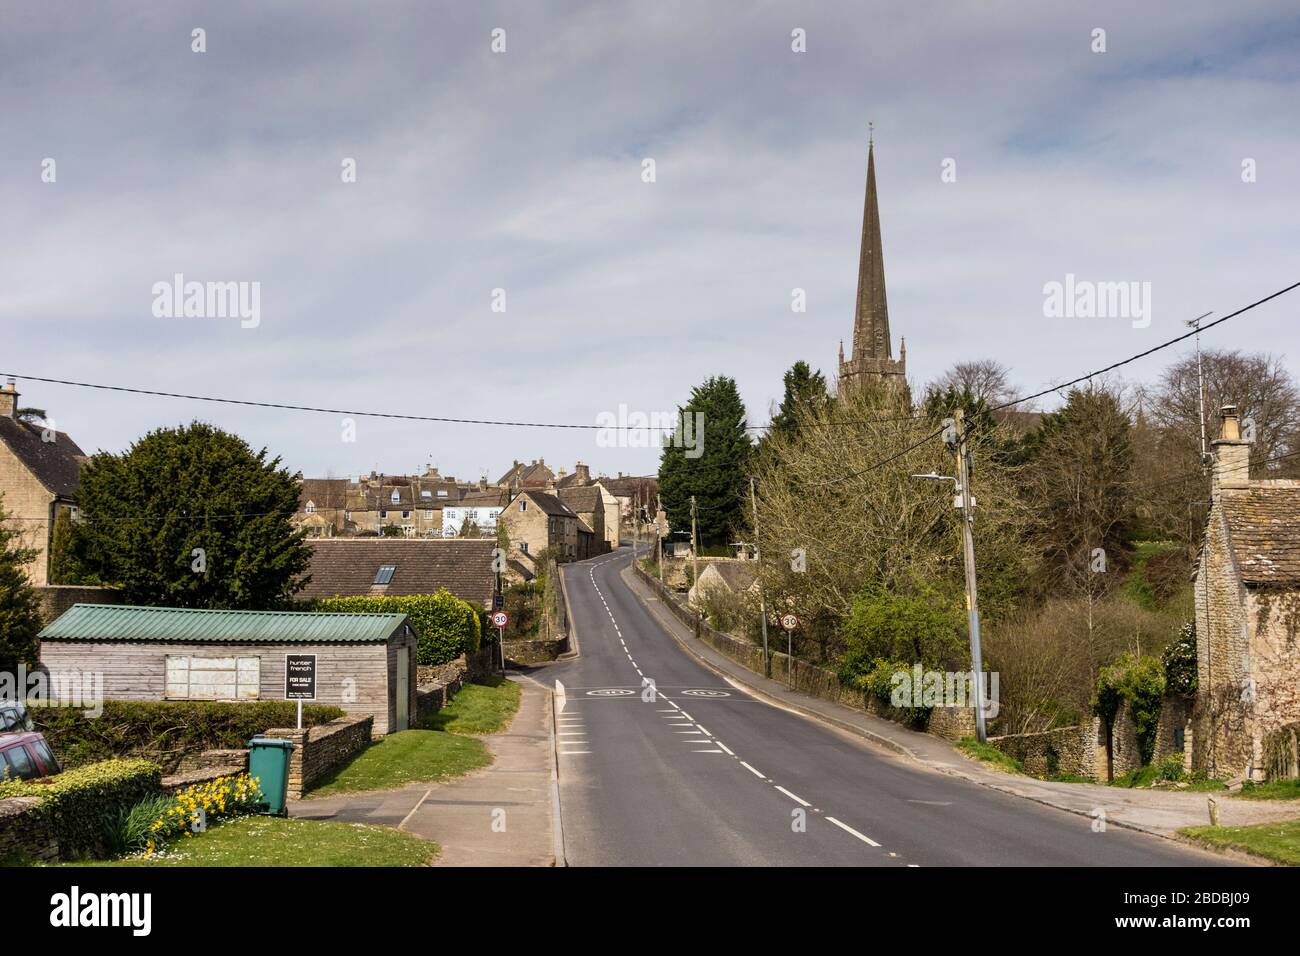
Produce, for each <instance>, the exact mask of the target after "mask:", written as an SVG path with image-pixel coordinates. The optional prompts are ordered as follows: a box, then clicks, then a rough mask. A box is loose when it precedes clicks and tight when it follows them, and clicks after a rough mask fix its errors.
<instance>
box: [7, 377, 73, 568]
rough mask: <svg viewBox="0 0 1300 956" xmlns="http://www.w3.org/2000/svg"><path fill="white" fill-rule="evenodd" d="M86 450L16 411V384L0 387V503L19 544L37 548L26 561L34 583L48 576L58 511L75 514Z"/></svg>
mask: <svg viewBox="0 0 1300 956" xmlns="http://www.w3.org/2000/svg"><path fill="white" fill-rule="evenodd" d="M85 458H86V456H85V455H84V454H83V453H82V451H81V449H80V448H78V447H77V443H76V442H74V441H73V440H72V439H71V438H69V437H68V436H67V434H65V433H64V432H61V431H55V430H54V429H52V428H46V427H43V426H41V425H37V424H33V423H31V422H26V421H22V420H20V419H19V417H18V390H17V388H16V387H15V386H14V385H13V383H12V382H10V383H8V384H6V385H5V386H4V387H3V388H0V494H3V496H4V497H3V499H0V507H3V508H4V512H5V516H6V521H7V523H8V525H9V527H11V528H13V529H15V530H17V531H18V533H19V542H20V546H21V547H24V548H31V549H33V550H35V551H36V558H35V560H34V561H33V562H32V563H30V564H28V565H27V567H26V571H27V577H28V580H29V581H30V582H31V583H32V584H33V585H36V586H38V587H43V586H45V585H49V584H54V583H56V582H53V581H51V580H50V547H51V545H52V542H53V536H54V523H55V521H56V520H57V519H58V517H59V515H60V513H63V512H66V513H67V514H68V515H69V517H70V518H75V517H76V515H77V511H76V506H77V499H76V494H77V482H78V476H79V472H80V468H81V463H82V462H83V461H85Z"/></svg>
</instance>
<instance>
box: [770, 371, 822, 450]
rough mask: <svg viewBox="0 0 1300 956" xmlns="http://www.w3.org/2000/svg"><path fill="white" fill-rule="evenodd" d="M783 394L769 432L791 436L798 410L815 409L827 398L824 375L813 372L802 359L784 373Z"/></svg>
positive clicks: (786, 436) (797, 421) (795, 426)
mask: <svg viewBox="0 0 1300 956" xmlns="http://www.w3.org/2000/svg"><path fill="white" fill-rule="evenodd" d="M784 384H785V396H784V397H783V398H782V399H781V404H780V406H779V407H778V408H777V411H776V414H775V415H773V416H772V423H771V425H770V427H769V429H768V432H769V434H777V435H780V436H782V437H784V438H789V437H791V436H792V435H793V434H794V432H795V430H796V429H797V428H798V427H799V410H800V409H801V408H804V409H815V408H817V407H819V406H820V405H822V404H823V403H824V402H826V400H827V395H826V376H824V375H823V374H822V373H821V372H820V371H818V372H814V371H812V369H811V368H809V366H808V363H807V362H805V361H803V360H802V359H801V360H800V361H798V362H795V363H794V365H792V366H790V370H789V371H787V372H786V373H785V377H784Z"/></svg>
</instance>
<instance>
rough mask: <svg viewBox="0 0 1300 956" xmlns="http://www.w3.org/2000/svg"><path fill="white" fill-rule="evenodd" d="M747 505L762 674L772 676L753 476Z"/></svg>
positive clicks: (756, 499) (750, 481)
mask: <svg viewBox="0 0 1300 956" xmlns="http://www.w3.org/2000/svg"><path fill="white" fill-rule="evenodd" d="M749 505H750V507H751V508H753V510H754V560H755V561H757V562H758V609H759V613H761V614H762V615H763V676H764V677H771V676H772V658H771V656H770V655H769V654H768V650H767V598H766V597H765V596H764V595H763V552H762V551H761V550H760V549H759V546H758V494H757V492H755V490H754V477H753V476H752V475H751V476H750V478H749Z"/></svg>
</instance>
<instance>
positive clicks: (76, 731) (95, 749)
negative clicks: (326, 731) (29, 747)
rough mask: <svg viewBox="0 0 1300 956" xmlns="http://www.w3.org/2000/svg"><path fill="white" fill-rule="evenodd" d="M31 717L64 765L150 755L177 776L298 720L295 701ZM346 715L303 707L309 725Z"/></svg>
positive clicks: (147, 706) (135, 704)
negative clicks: (192, 759)
mask: <svg viewBox="0 0 1300 956" xmlns="http://www.w3.org/2000/svg"><path fill="white" fill-rule="evenodd" d="M31 713H32V718H33V720H34V721H35V722H36V726H37V729H38V730H40V731H41V733H43V734H45V738H46V739H47V740H48V741H49V742H50V746H51V747H53V748H54V752H55V754H56V755H57V756H58V758H59V761H60V762H61V763H62V764H63V765H64V766H65V767H81V766H85V765H87V764H93V763H95V762H97V761H101V760H110V759H112V758H114V757H146V758H148V759H150V760H152V761H154V762H155V763H157V764H158V765H159V766H160V767H161V768H162V770H163V772H164V773H172V772H174V771H175V769H176V765H177V764H179V763H180V761H181V758H182V757H184V756H185V755H186V754H188V753H198V752H200V751H203V750H230V749H235V748H243V747H247V746H248V741H249V739H250V738H252V737H256V736H257V735H258V734H261V733H264V732H266V731H267V730H270V729H271V728H272V727H293V726H294V725H295V723H296V721H297V719H298V707H297V703H296V702H295V701H291V700H249V701H239V702H237V703H235V702H228V701H189V700H106V701H104V712H103V714H102V715H101V716H99V717H97V718H91V717H87V716H85V715H84V714H83V713H82V712H81V711H80V710H76V709H74V708H70V707H45V708H33V710H32V712H31ZM342 716H343V711H342V710H340V709H339V708H337V707H326V706H321V705H317V704H306V705H304V706H303V709H302V722H303V726H304V727H314V726H316V725H317V724H323V723H326V722H328V721H331V720H333V719H334V718H336V717H342Z"/></svg>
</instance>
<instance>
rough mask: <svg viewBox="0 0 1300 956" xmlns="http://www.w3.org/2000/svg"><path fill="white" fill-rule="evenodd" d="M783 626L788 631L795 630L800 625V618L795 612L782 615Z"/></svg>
mask: <svg viewBox="0 0 1300 956" xmlns="http://www.w3.org/2000/svg"><path fill="white" fill-rule="evenodd" d="M781 626H782V627H783V628H785V629H786V630H787V631H793V630H795V629H796V628H798V626H799V619H798V618H797V617H795V616H794V615H793V614H782V615H781Z"/></svg>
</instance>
